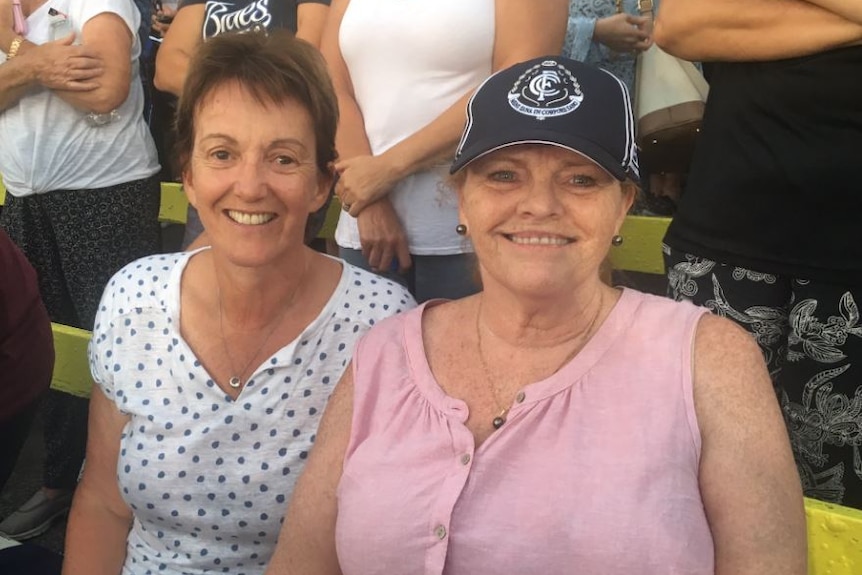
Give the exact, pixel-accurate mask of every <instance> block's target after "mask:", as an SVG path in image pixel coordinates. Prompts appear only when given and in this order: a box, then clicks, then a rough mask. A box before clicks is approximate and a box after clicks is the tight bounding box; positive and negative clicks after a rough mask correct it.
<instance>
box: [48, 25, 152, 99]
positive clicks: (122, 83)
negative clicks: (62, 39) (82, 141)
mask: <svg viewBox="0 0 862 575" xmlns="http://www.w3.org/2000/svg"><path fill="white" fill-rule="evenodd" d="M134 34H137V31H136V30H130V29H129V27H128V25H126V22H125V21H124V20H123V19H122V18H120V16H118V15H117V14H114V13H111V12H102V13H101V14H98V15H96V16H94V17H93V18H91V19H90V20H88V21H87V22H85V23H84V27H83V29H82V30H81V45H82V46H84V47H85V48H88V49H89V50H90V51H91V52H92V53H93V54H94V55H95V56H96V57H97V58H98V59H99V60H100V61H101V62H102V67H103V69H102V74H101V75H100V76H99V86H98V88H96V89H94V90H90V91H85V92H82V91H77V90H66V89H55V90H54V92H55V93H56V94H57V95H58V96H59V97H60V98H62V99H63V100H65V101H66V102H68V103H69V104H71V105H72V106H74V107H76V108H78V109H80V110H86V111H88V112H96V113H99V114H106V113H108V112H110V111H111V110H114V109H116V108H119V107H120V105H122V103H123V102H125V101H126V98H128V96H129V87H130V85H131V80H132V41H133V39H134Z"/></svg>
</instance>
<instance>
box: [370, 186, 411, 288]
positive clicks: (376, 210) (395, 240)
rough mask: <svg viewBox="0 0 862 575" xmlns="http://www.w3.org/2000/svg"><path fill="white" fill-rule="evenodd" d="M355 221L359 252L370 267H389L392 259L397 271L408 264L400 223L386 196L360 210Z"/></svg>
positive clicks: (376, 269) (404, 236) (405, 268)
mask: <svg viewBox="0 0 862 575" xmlns="http://www.w3.org/2000/svg"><path fill="white" fill-rule="evenodd" d="M357 224H358V227H359V241H360V242H361V244H362V255H364V256H365V259H366V260H367V261H368V265H369V266H370V267H371V269H372V271H375V272H386V271H389V270H390V267H391V266H392V265H393V259H396V261H397V262H398V271H399V272H404V271H406V270H407V269H408V268H409V267H410V266H411V265H412V262H411V261H410V249H409V248H408V247H407V235H406V234H405V233H404V226H403V225H401V220H399V219H398V214H396V213H395V209H394V208H393V207H392V204H391V203H390V202H389V199H388V198H383V199H381V200H378V201H377V202H374V203H373V204H371V205H370V206H368V207H366V208H365V209H364V210H362V213H360V214H359V217H358V218H357Z"/></svg>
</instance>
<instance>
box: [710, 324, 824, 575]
mask: <svg viewBox="0 0 862 575" xmlns="http://www.w3.org/2000/svg"><path fill="white" fill-rule="evenodd" d="M694 401H695V410H696V412H697V418H698V423H699V426H700V431H701V437H702V452H701V461H700V489H701V495H702V497H703V504H704V507H705V509H706V514H707V518H708V520H709V525H710V528H711V530H712V536H713V540H714V542H715V575H805V573H806V572H807V568H806V531H805V511H804V509H803V500H802V489H801V487H800V482H799V476H798V474H797V471H796V466H795V464H794V463H793V455H792V454H791V451H790V444H789V442H788V438H787V430H786V427H785V424H784V419H783V418H782V416H781V412H780V410H779V407H778V402H777V401H776V398H775V392H774V391H773V387H772V383H771V381H770V379H769V374H768V373H767V371H766V365H765V364H764V362H763V356H762V354H761V352H760V349H759V348H758V347H757V344H756V343H755V342H754V340H753V339H752V337H751V336H750V335H749V334H748V333H746V332H745V331H744V330H743V329H742V328H740V327H739V326H737V325H735V324H733V323H731V322H729V321H727V320H725V319H723V318H719V317H716V316H712V315H706V316H704V317H703V318H702V319H701V321H700V325H699V326H698V329H697V336H696V339H695V349H694Z"/></svg>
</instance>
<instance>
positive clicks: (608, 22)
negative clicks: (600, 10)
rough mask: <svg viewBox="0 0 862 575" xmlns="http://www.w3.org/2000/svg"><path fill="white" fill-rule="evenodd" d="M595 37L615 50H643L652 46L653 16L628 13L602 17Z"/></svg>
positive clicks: (595, 31)
mask: <svg viewBox="0 0 862 575" xmlns="http://www.w3.org/2000/svg"><path fill="white" fill-rule="evenodd" d="M593 39H594V40H595V41H596V42H600V43H601V44H604V45H605V46H607V47H608V48H610V49H611V50H614V51H615V52H643V51H644V50H647V49H648V48H649V47H650V46H652V18H650V17H648V16H633V15H631V14H626V13H621V14H614V15H613V16H608V17H607V18H601V19H599V20H597V21H596V28H595V30H594V31H593Z"/></svg>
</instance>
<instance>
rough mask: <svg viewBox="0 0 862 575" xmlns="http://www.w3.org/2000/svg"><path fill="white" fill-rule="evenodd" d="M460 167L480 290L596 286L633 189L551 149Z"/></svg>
mask: <svg viewBox="0 0 862 575" xmlns="http://www.w3.org/2000/svg"><path fill="white" fill-rule="evenodd" d="M464 169H465V171H466V173H465V176H464V178H463V180H462V182H461V184H460V186H459V187H460V190H459V198H460V203H459V205H460V211H461V221H462V222H463V223H464V224H466V225H467V229H468V230H469V234H470V238H471V240H472V241H473V246H474V248H475V250H476V256H477V258H478V260H479V266H480V271H481V274H482V281H483V283H484V284H485V286H486V287H488V286H490V285H491V284H493V283H496V284H498V285H499V286H500V287H502V288H504V289H507V290H509V291H512V292H516V293H523V294H529V295H533V296H541V295H553V294H557V293H568V292H570V291H571V290H572V289H573V288H574V287H576V286H578V285H582V284H584V283H586V282H599V281H600V280H599V267H600V265H601V263H602V261H603V260H604V258H605V256H606V255H607V253H608V250H609V249H610V245H611V239H612V238H613V236H614V235H615V234H616V233H617V232H618V230H619V228H620V226H621V225H622V222H623V220H624V218H625V215H626V212H627V211H628V209H629V208H630V207H631V204H632V201H633V200H634V189H633V187H630V186H628V185H626V186H623V185H622V184H621V182H619V181H618V180H616V179H614V178H613V177H612V176H611V175H610V174H608V173H607V172H606V171H605V170H604V169H602V168H600V167H599V166H597V165H596V164H594V163H593V162H592V161H590V160H588V159H587V158H585V157H584V156H581V155H580V154H576V153H574V152H572V151H570V150H566V149H564V148H559V147H556V146H551V145H541V144H521V145H516V146H511V147H508V148H503V149H501V150H498V151H496V152H493V153H490V154H488V155H487V156H485V157H483V158H481V159H478V160H476V161H474V162H472V163H471V164H469V165H468V166H467V167H466V168H464Z"/></svg>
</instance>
